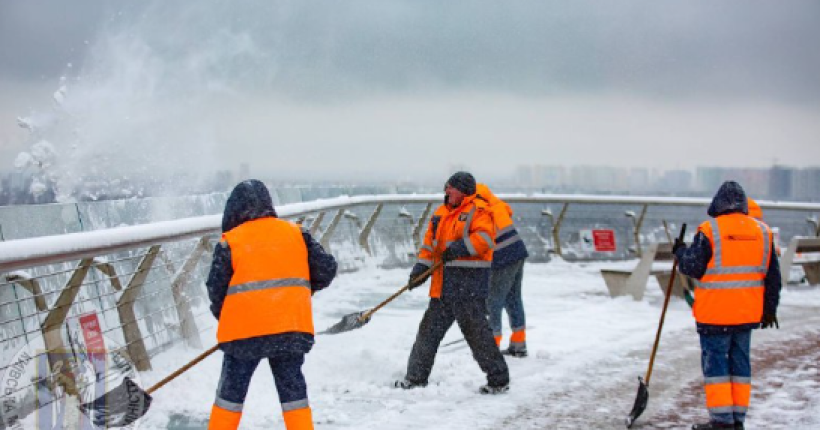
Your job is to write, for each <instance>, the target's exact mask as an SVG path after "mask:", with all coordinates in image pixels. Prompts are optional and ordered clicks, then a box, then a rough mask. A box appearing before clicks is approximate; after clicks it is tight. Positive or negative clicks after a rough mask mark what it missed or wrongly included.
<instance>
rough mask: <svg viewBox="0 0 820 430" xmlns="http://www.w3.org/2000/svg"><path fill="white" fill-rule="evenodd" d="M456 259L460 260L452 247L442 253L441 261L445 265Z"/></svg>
mask: <svg viewBox="0 0 820 430" xmlns="http://www.w3.org/2000/svg"><path fill="white" fill-rule="evenodd" d="M456 258H458V253H457V252H456V250H455V249H453V247H452V246H448V247H447V249H445V250H444V252H442V253H441V261H442V262H443V263H449V262H451V261H453V260H455V259H456Z"/></svg>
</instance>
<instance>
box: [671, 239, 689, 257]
mask: <svg viewBox="0 0 820 430" xmlns="http://www.w3.org/2000/svg"><path fill="white" fill-rule="evenodd" d="M681 248H683V249H686V242H684V241H682V240H681V239H680V238H679V237H676V238H675V243H674V244H673V245H672V254H675V255H678V250H679V249H681Z"/></svg>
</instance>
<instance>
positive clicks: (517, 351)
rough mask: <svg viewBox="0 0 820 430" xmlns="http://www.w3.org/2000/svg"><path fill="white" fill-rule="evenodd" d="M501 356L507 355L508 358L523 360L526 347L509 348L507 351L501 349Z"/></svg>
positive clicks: (525, 354)
mask: <svg viewBox="0 0 820 430" xmlns="http://www.w3.org/2000/svg"><path fill="white" fill-rule="evenodd" d="M501 354H503V355H509V356H510V357H517V358H524V357H526V356H527V347H526V346H525V347H523V348H513V347H509V348H507V349H502V350H501Z"/></svg>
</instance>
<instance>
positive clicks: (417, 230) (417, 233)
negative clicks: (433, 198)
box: [413, 203, 433, 251]
mask: <svg viewBox="0 0 820 430" xmlns="http://www.w3.org/2000/svg"><path fill="white" fill-rule="evenodd" d="M432 209H433V204H432V203H427V206H425V207H424V212H422V214H421V216H420V217H419V220H418V222H417V223H416V226H415V227H414V228H413V244H415V245H416V251H418V250H419V248H421V229H422V228H424V223H425V222H426V221H427V217H428V216H430V211H431V210H432Z"/></svg>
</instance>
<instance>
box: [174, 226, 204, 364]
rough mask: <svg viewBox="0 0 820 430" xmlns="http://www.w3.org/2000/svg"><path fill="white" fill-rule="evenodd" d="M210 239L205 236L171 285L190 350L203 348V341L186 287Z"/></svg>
mask: <svg viewBox="0 0 820 430" xmlns="http://www.w3.org/2000/svg"><path fill="white" fill-rule="evenodd" d="M208 243H209V238H208V236H203V237H202V238H201V239H199V242H198V243H197V244H196V246H195V247H194V249H193V251H191V254H190V255H189V256H188V259H187V260H185V263H184V264H183V265H182V269H181V270H180V271H179V273H178V274H177V276H176V278H174V281H173V282H172V283H171V292H172V293H173V295H174V303H175V304H176V308H177V318H178V319H179V327H180V331H181V332H182V337H183V338H184V339H185V345H186V346H188V347H190V348H197V349H201V348H202V341H201V340H200V338H199V330H198V329H197V326H196V321H195V320H194V313H193V312H191V305H190V303H189V301H188V300H186V297H185V287H186V286H187V285H188V283H189V281H190V280H191V275H192V274H193V272H194V269H196V265H197V264H198V263H199V260H200V259H201V258H202V254H204V253H205V251H206V250H207V249H208Z"/></svg>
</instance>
